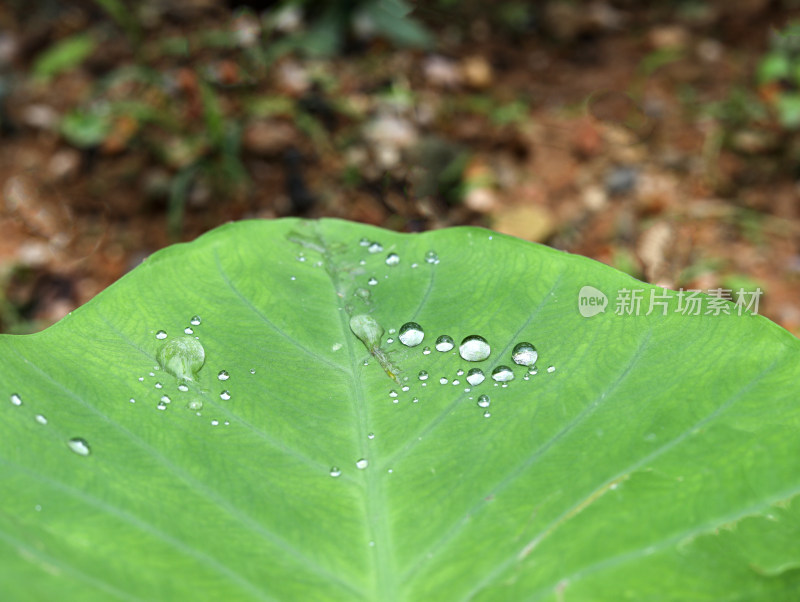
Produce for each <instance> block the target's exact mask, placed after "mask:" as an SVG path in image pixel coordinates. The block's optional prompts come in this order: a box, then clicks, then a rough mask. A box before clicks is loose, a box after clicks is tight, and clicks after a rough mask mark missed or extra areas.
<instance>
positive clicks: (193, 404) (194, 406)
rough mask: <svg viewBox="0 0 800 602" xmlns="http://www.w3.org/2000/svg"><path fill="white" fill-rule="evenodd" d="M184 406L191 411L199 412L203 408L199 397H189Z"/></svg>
mask: <svg viewBox="0 0 800 602" xmlns="http://www.w3.org/2000/svg"><path fill="white" fill-rule="evenodd" d="M186 407H187V408H188V409H190V410H192V411H193V412H199V411H200V410H202V409H203V402H202V400H200V399H191V400H189V403H187V404H186Z"/></svg>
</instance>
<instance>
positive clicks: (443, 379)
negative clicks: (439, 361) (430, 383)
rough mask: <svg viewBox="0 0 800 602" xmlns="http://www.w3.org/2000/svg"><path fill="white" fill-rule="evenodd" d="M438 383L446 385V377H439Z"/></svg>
mask: <svg viewBox="0 0 800 602" xmlns="http://www.w3.org/2000/svg"><path fill="white" fill-rule="evenodd" d="M439 384H440V385H446V384H447V378H445V377H444V376H443V377H442V378H440V379H439Z"/></svg>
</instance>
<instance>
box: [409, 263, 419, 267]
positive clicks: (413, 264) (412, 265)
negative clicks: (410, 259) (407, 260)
mask: <svg viewBox="0 0 800 602" xmlns="http://www.w3.org/2000/svg"><path fill="white" fill-rule="evenodd" d="M411 267H412V268H418V267H419V264H418V263H412V264H411Z"/></svg>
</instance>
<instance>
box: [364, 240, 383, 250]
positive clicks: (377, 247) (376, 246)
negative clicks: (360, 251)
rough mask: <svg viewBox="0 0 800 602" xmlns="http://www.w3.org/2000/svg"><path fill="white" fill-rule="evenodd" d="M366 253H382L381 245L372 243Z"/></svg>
mask: <svg viewBox="0 0 800 602" xmlns="http://www.w3.org/2000/svg"><path fill="white" fill-rule="evenodd" d="M367 251H369V252H370V253H380V252H381V251H383V245H382V244H381V243H379V242H374V243H372V244H371V245H369V247H367Z"/></svg>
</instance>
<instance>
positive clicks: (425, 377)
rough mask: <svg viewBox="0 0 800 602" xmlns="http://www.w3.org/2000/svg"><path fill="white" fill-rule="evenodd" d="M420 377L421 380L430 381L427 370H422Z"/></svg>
mask: <svg viewBox="0 0 800 602" xmlns="http://www.w3.org/2000/svg"><path fill="white" fill-rule="evenodd" d="M418 376H419V379H420V380H428V373H427V372H426V371H425V370H420V371H419V375H418Z"/></svg>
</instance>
